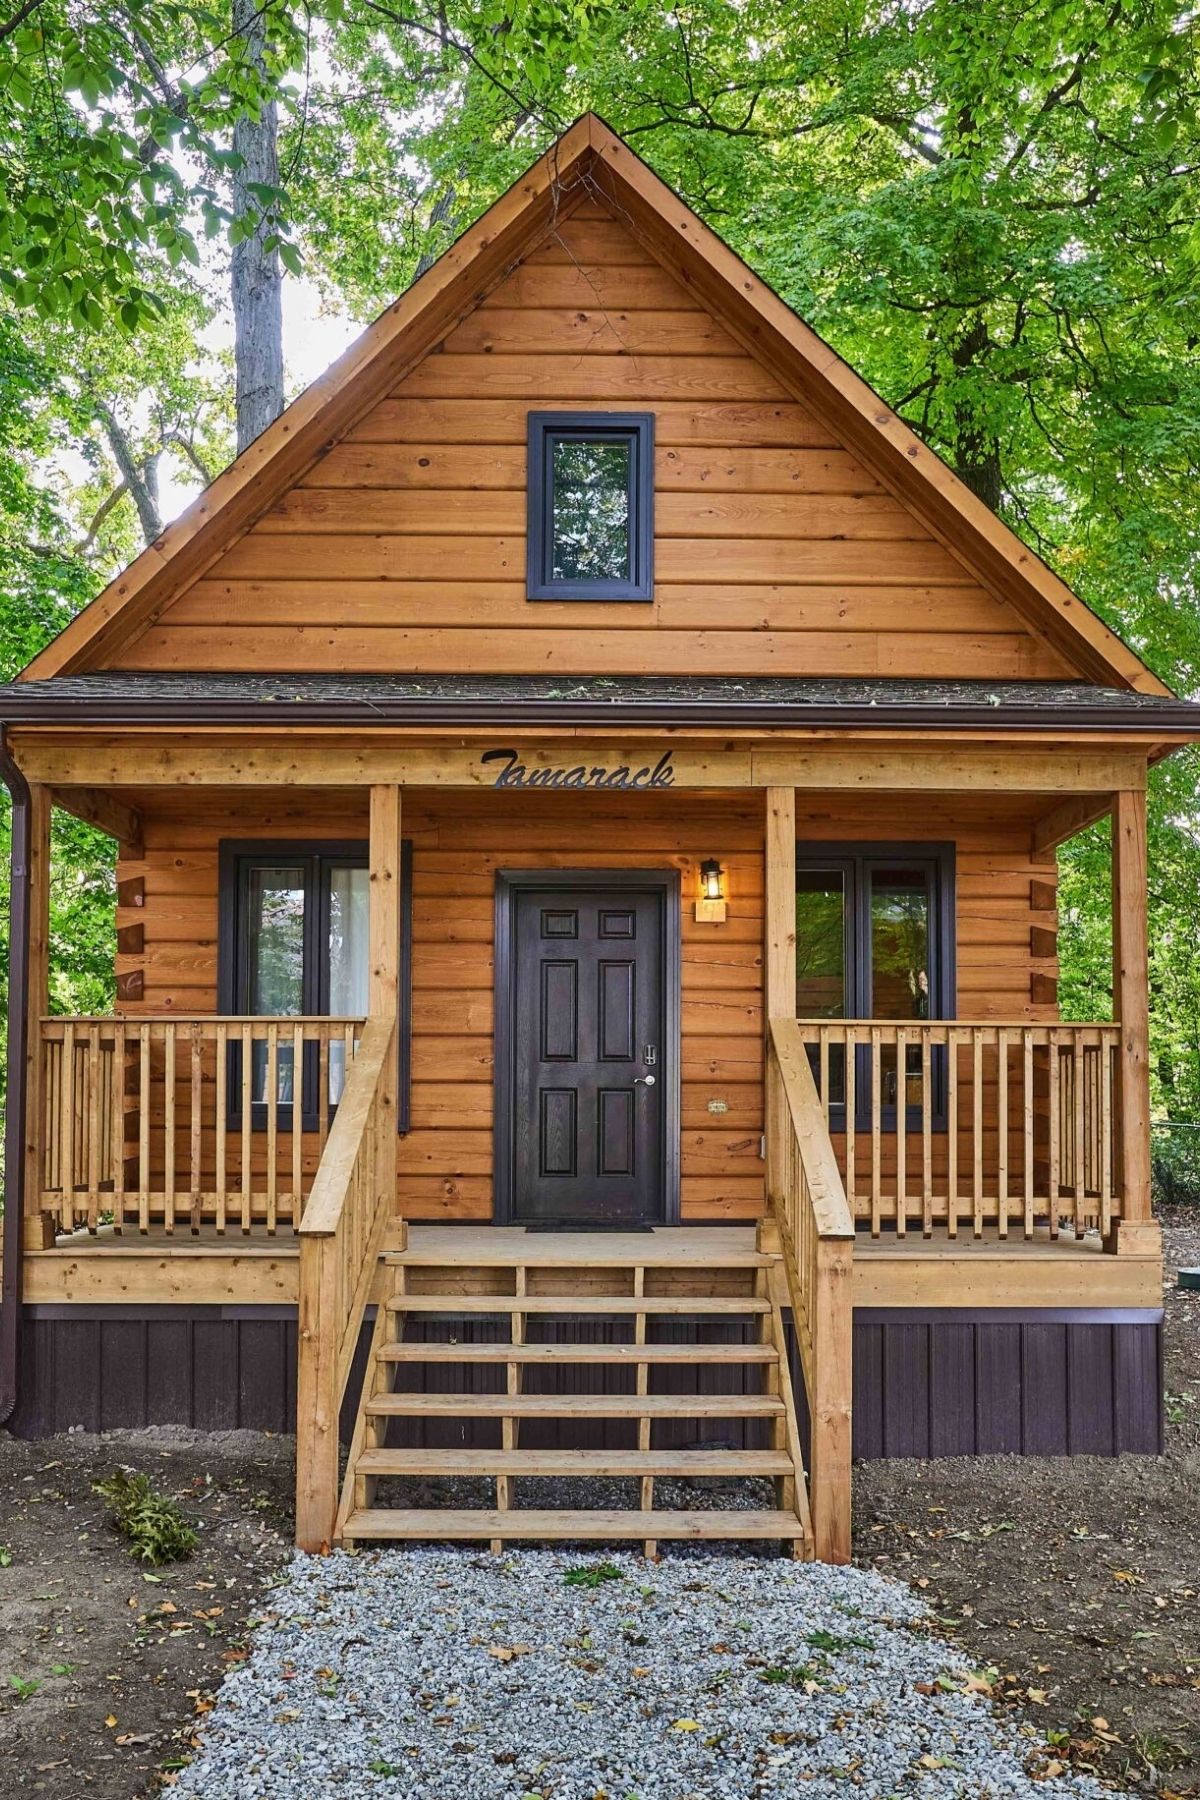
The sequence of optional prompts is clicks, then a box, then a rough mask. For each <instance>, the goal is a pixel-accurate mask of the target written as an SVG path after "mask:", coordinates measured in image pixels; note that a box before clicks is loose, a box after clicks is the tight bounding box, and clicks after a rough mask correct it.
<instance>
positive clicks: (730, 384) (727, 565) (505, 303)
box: [109, 202, 1072, 680]
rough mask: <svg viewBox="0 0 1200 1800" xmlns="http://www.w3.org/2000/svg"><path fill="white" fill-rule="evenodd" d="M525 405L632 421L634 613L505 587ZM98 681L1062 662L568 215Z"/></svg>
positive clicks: (716, 343) (675, 290)
mask: <svg viewBox="0 0 1200 1800" xmlns="http://www.w3.org/2000/svg"><path fill="white" fill-rule="evenodd" d="M546 406H552V407H554V408H555V409H556V410H576V409H578V410H595V409H597V408H600V409H603V408H606V407H608V408H612V409H614V410H618V409H619V410H623V411H627V410H639V411H647V412H653V413H654V415H655V423H656V436H657V454H656V498H655V572H656V582H655V595H654V600H653V602H651V603H649V604H642V603H611V602H610V603H607V604H595V603H562V602H530V601H528V600H526V598H525V508H526V500H525V432H526V416H527V413H528V412H529V411H530V410H531V409H536V408H539V407H542V408H544V407H546ZM109 666H111V667H115V668H126V669H153V670H185V669H186V670H201V669H208V670H218V669H219V670H239V669H240V670H253V669H270V670H274V671H277V672H284V671H297V670H303V669H311V668H313V667H314V666H320V667H323V668H326V669H329V670H336V671H341V672H384V671H405V672H411V673H426V674H430V673H442V672H447V671H450V670H454V671H461V672H468V673H469V672H478V671H489V672H493V673H532V672H536V671H543V670H547V671H561V672H562V673H564V674H585V673H603V674H610V675H622V674H624V675H633V674H678V673H680V672H689V673H704V674H733V675H750V674H760V675H762V674H779V675H799V674H810V675H873V674H884V675H908V676H919V675H926V676H961V677H969V676H976V677H982V678H990V679H993V680H1001V679H1006V678H1027V679H1052V678H1062V677H1063V676H1064V675H1070V673H1071V672H1072V671H1071V670H1070V669H1069V668H1068V666H1067V665H1066V663H1065V662H1064V661H1063V660H1062V658H1061V657H1060V656H1059V655H1058V654H1057V652H1055V651H1054V650H1052V649H1051V648H1050V647H1049V645H1048V644H1047V643H1046V642H1045V641H1044V639H1042V638H1041V637H1040V636H1038V635H1037V634H1035V633H1034V632H1033V631H1032V630H1031V629H1030V628H1029V627H1028V626H1027V625H1026V624H1025V622H1024V621H1023V620H1022V619H1021V618H1020V617H1019V615H1018V614H1017V612H1016V611H1015V609H1013V608H1012V607H1011V606H1009V605H1008V604H1007V603H1005V602H1004V601H1002V600H999V599H997V598H995V597H994V596H993V595H992V594H990V593H989V592H988V591H987V590H986V589H985V588H984V587H983V586H982V585H981V584H980V583H979V582H978V581H977V580H975V579H973V578H972V576H971V575H970V573H969V572H968V570H967V568H966V567H965V566H964V564H963V563H962V562H961V561H960V560H959V559H958V558H957V557H956V556H955V555H954V554H952V553H951V551H950V550H949V549H947V548H945V547H944V546H943V545H942V544H941V543H939V542H937V541H936V540H935V539H934V538H933V537H932V535H931V534H930V532H929V531H928V529H927V528H926V527H925V526H924V525H923V524H922V523H921V522H919V521H918V520H917V519H916V518H915V516H914V515H913V513H912V512H911V511H910V509H909V508H908V507H907V506H906V505H905V504H903V503H902V502H901V501H899V500H897V499H896V498H894V497H893V496H892V495H891V494H889V493H888V492H887V491H885V489H884V487H883V486H882V484H881V483H880V481H879V480H878V479H877V478H876V477H875V476H874V475H873V474H871V473H870V472H869V471H868V469H867V468H866V466H865V465H864V464H863V463H862V462H861V461H860V460H859V459H858V458H857V457H856V456H855V455H853V454H852V453H851V452H850V451H849V450H847V449H845V448H844V447H842V446H841V445H839V444H838V443H837V442H836V441H835V439H834V436H833V433H832V432H831V431H830V430H829V429H828V427H826V426H824V425H821V424H819V423H818V422H817V420H816V419H815V417H814V416H813V414H812V413H811V412H809V411H808V410H807V409H806V408H805V407H803V406H802V405H800V404H799V403H798V402H797V401H796V400H795V399H794V398H793V397H792V395H791V394H790V393H789V392H788V391H787V390H786V389H785V388H784V386H783V385H782V384H781V383H780V381H778V380H777V379H776V377H775V376H774V375H773V374H772V373H771V371H770V369H769V368H768V367H767V366H765V364H764V362H763V361H761V360H760V359H759V358H757V357H755V356H752V355H750V354H749V353H748V352H747V351H745V350H744V349H743V348H742V347H741V346H740V345H739V344H738V343H737V342H736V341H735V340H734V338H733V337H731V336H730V335H729V334H728V333H727V332H726V331H725V329H724V328H723V327H722V325H721V324H720V323H719V322H718V321H717V320H716V319H715V318H714V317H713V316H712V315H711V313H710V312H708V311H707V310H705V308H703V307H702V306H701V305H700V304H699V303H698V301H697V300H696V299H695V297H694V296H693V295H692V294H691V293H690V292H689V291H688V290H687V289H686V288H685V287H684V285H683V284H682V283H681V282H680V281H678V280H677V279H676V277H675V276H674V275H672V274H670V273H668V272H667V270H666V269H664V268H663V267H662V266H661V265H660V264H659V263H658V262H657V261H655V260H654V258H653V256H652V255H651V253H650V251H648V250H647V249H645V248H643V247H642V245H641V244H640V243H639V242H638V241H637V240H636V239H635V238H634V236H633V235H632V234H631V233H630V231H629V230H628V229H627V228H626V227H625V226H624V225H623V224H619V223H618V222H616V221H615V220H614V219H612V218H611V217H607V216H605V215H604V214H603V213H602V212H601V209H600V208H599V207H597V206H596V205H595V204H594V203H592V202H588V203H587V204H586V205H585V206H584V207H582V208H580V209H579V210H578V211H577V212H576V213H575V214H574V215H573V216H571V217H569V218H567V219H565V220H564V221H563V222H562V223H561V224H560V225H559V227H558V229H557V235H556V237H555V238H553V239H552V240H551V241H549V242H548V243H544V244H543V245H542V246H541V247H540V248H537V249H535V250H533V251H532V252H531V253H530V255H529V256H528V257H527V258H526V259H525V260H524V261H523V262H522V263H521V264H520V265H519V266H518V267H517V268H516V269H515V270H514V271H513V272H512V273H510V274H509V275H508V276H507V278H506V279H505V280H503V281H502V282H501V283H500V284H499V285H498V286H497V287H495V288H494V289H493V290H492V292H491V293H490V294H489V295H488V296H487V297H486V298H485V299H484V300H483V302H482V303H481V304H480V305H479V306H478V307H477V308H476V309H475V310H474V311H473V312H471V313H469V314H468V315H467V317H466V318H464V319H463V320H462V322H461V323H459V324H458V325H457V326H456V327H455V328H454V329H453V330H451V331H450V332H449V334H448V335H447V336H446V337H445V338H444V339H443V341H442V342H441V344H439V345H438V347H437V348H436V349H435V350H434V351H433V352H432V353H431V354H430V355H428V356H427V357H426V358H425V359H424V360H423V361H422V362H420V363H419V364H418V365H417V367H416V368H415V369H413V370H412V372H411V373H410V374H408V375H407V377H406V378H405V379H404V380H403V381H402V382H401V383H400V384H399V385H398V386H397V387H396V389H395V390H394V392H393V393H392V394H391V395H389V396H388V397H387V398H386V399H384V400H382V401H380V402H378V403H377V404H375V405H374V406H373V407H371V408H370V410H368V411H367V413H366V415H365V416H364V417H363V418H362V419H361V420H360V421H359V422H358V424H357V425H355V426H354V428H353V429H352V430H351V431H350V432H349V434H348V435H347V436H346V437H345V438H344V440H343V441H341V442H339V443H336V444H334V445H333V446H332V447H331V448H330V449H328V450H327V451H326V452H325V453H324V454H323V455H322V456H321V457H320V458H319V459H318V460H317V462H316V463H315V464H314V465H313V467H312V468H311V469H310V470H309V471H308V472H307V474H306V475H304V477H303V478H302V480H301V481H300V482H299V483H298V484H297V485H296V486H294V487H293V488H292V489H291V491H290V492H288V493H286V494H285V495H284V496H283V497H282V498H281V499H280V500H278V501H277V502H276V503H275V504H274V505H273V506H272V507H270V508H269V509H268V510H267V511H266V512H265V513H264V515H263V516H262V517H261V518H260V519H259V520H258V521H257V523H255V524H254V525H253V526H252V527H251V528H250V529H249V530H248V531H247V532H246V533H245V535H244V536H242V537H241V538H240V539H239V540H238V541H237V542H236V543H234V544H233V545H232V547H231V548H229V549H227V550H226V551H225V552H224V553H223V554H222V555H221V556H219V557H218V558H217V560H216V561H215V562H214V563H213V564H212V566H211V567H210V568H209V569H208V570H207V571H206V572H205V574H204V576H203V577H202V579H200V580H198V581H196V582H194V583H193V584H192V585H191V587H190V588H188V589H187V591H186V592H184V593H183V594H182V595H181V596H180V597H179V598H178V599H176V600H174V601H172V602H171V603H170V604H169V605H168V606H167V607H166V609H165V610H164V611H163V612H162V613H161V614H160V615H159V616H158V617H157V618H155V619H154V620H153V621H152V622H151V623H150V624H149V625H148V626H147V627H146V628H145V629H144V630H143V631H142V632H141V634H140V635H138V636H136V637H135V638H134V639H133V640H132V642H130V643H129V644H128V646H127V647H126V648H124V649H123V650H122V651H120V652H119V653H117V654H116V655H114V656H113V657H111V659H109Z"/></svg>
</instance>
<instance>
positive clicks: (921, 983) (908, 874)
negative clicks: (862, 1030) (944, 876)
mask: <svg viewBox="0 0 1200 1800" xmlns="http://www.w3.org/2000/svg"><path fill="white" fill-rule="evenodd" d="M870 880H871V1016H872V1018H875V1019H927V1018H928V1017H929V935H930V934H929V878H928V876H927V875H926V872H925V870H924V869H874V870H872V872H871V877H870Z"/></svg>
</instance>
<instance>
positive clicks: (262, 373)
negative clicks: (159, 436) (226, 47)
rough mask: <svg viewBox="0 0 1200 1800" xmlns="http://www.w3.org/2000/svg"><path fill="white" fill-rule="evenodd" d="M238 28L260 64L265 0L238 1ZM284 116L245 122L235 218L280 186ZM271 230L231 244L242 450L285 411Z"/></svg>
mask: <svg viewBox="0 0 1200 1800" xmlns="http://www.w3.org/2000/svg"><path fill="white" fill-rule="evenodd" d="M232 14H233V28H234V30H235V31H236V32H237V33H238V34H239V35H240V36H241V37H242V38H244V39H245V41H246V43H247V44H248V46H249V50H250V57H251V60H252V61H253V62H254V63H255V65H256V66H257V67H258V68H260V69H261V68H262V66H263V62H264V58H265V52H266V44H267V26H266V9H265V7H264V6H263V5H262V4H261V0H232ZM278 129H279V127H278V114H277V111H276V107H275V103H274V101H272V102H271V104H270V105H269V106H266V107H264V108H263V110H262V112H261V114H260V115H259V117H258V118H256V119H239V120H238V121H237V123H236V125H235V126H234V128H233V148H234V151H235V153H236V154H237V156H239V157H240V158H241V166H240V167H238V168H236V169H235V170H234V173H233V210H234V215H235V217H236V218H239V219H241V218H245V217H246V216H247V214H249V215H251V216H254V215H257V214H258V213H260V212H261V210H262V208H261V205H260V203H259V201H258V200H257V199H256V198H255V196H254V194H253V192H252V191H251V188H252V185H253V184H255V183H260V182H261V183H264V184H266V185H267V186H270V187H278V186H279V150H278ZM269 235H270V232H269V230H268V229H267V228H266V227H265V226H264V224H263V223H262V221H261V219H260V221H259V224H258V227H257V229H256V230H255V231H254V232H253V233H252V234H251V236H249V237H245V238H242V239H241V240H240V241H239V242H238V243H237V244H235V245H234V247H233V268H232V277H233V355H234V366H235V370H236V400H237V447H238V454H239V455H240V454H241V452H242V451H243V450H244V449H245V448H246V446H247V445H248V444H252V443H253V442H254V440H255V438H256V437H258V435H259V433H260V432H263V431H265V430H266V428H267V426H268V425H269V424H270V423H271V421H272V420H273V419H277V418H278V417H279V415H280V413H281V412H282V411H283V308H282V303H281V291H280V290H281V282H282V275H281V271H280V266H279V253H278V251H276V250H267V249H265V248H264V240H265V238H266V237H267V236H269Z"/></svg>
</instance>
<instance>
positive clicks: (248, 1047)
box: [241, 1023, 254, 1237]
mask: <svg viewBox="0 0 1200 1800" xmlns="http://www.w3.org/2000/svg"><path fill="white" fill-rule="evenodd" d="M253 1158H254V1028H253V1026H252V1025H250V1024H248V1023H247V1024H244V1025H243V1026H242V1196H241V1201H242V1235H243V1237H245V1236H248V1234H249V1231H250V1224H251V1219H252V1211H251V1193H252V1190H253V1186H254V1161H253Z"/></svg>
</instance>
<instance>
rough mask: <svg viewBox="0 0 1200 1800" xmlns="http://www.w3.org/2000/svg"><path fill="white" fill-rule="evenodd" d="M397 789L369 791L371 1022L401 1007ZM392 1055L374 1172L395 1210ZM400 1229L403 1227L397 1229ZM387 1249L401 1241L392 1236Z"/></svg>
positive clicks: (398, 1246) (394, 1067) (386, 1073)
mask: <svg viewBox="0 0 1200 1800" xmlns="http://www.w3.org/2000/svg"><path fill="white" fill-rule="evenodd" d="M400 821H401V807H400V789H399V788H398V787H397V786H395V784H391V785H389V786H386V787H373V788H372V789H371V849H370V860H371V884H370V927H369V936H370V988H369V993H368V1001H367V1011H368V1012H369V1013H370V1015H371V1017H372V1018H380V1017H386V1018H389V1019H395V1018H396V1016H397V1012H398V1009H399V1003H400V899H401V855H402V845H401V837H400ZM397 1075H398V1071H397V1065H396V1059H395V1057H393V1058H392V1061H391V1065H390V1067H389V1068H387V1069H386V1070H385V1071H384V1079H383V1086H382V1091H381V1094H380V1106H379V1141H378V1145H377V1149H376V1161H375V1168H376V1172H377V1176H378V1179H379V1181H380V1183H381V1184H382V1186H383V1187H384V1189H385V1191H388V1192H390V1194H391V1210H392V1211H393V1212H395V1211H396V1102H397V1093H396V1083H397ZM401 1230H402V1231H403V1228H401ZM392 1247H393V1248H395V1249H402V1248H403V1243H402V1242H396V1240H395V1239H394V1238H393V1241H392Z"/></svg>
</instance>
